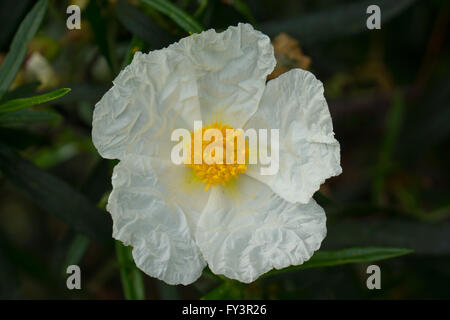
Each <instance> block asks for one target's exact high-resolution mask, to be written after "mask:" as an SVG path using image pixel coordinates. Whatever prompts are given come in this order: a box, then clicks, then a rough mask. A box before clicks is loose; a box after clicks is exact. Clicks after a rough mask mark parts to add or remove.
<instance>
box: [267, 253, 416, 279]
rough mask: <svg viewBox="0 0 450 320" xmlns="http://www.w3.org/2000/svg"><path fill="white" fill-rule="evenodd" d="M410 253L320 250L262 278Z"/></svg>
mask: <svg viewBox="0 0 450 320" xmlns="http://www.w3.org/2000/svg"><path fill="white" fill-rule="evenodd" d="M412 252H413V250H411V249H402V248H387V247H365V248H350V249H343V250H337V251H324V250H321V251H317V252H316V253H315V254H314V255H313V256H312V258H311V259H310V260H308V261H306V262H305V263H303V264H302V265H299V266H292V267H287V268H284V269H282V270H272V271H269V272H268V273H266V274H265V275H263V277H267V276H272V275H275V274H279V273H285V272H289V271H296V270H302V269H307V268H318V267H330V266H338V265H342V264H348V263H361V262H373V261H379V260H385V259H391V258H395V257H399V256H403V255H405V254H409V253H412Z"/></svg>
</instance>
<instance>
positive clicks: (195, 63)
mask: <svg viewBox="0 0 450 320" xmlns="http://www.w3.org/2000/svg"><path fill="white" fill-rule="evenodd" d="M274 66H275V58H274V53H273V47H272V45H271V43H270V40H269V38H268V37H267V36H265V35H264V34H262V33H260V32H258V31H255V30H254V29H253V28H252V27H251V26H250V25H248V24H239V25H238V26H237V27H230V28H228V29H227V30H226V31H224V32H222V33H216V32H215V31H214V30H208V31H205V32H202V33H200V34H194V35H191V36H189V37H186V38H184V39H181V40H180V41H179V42H178V43H175V44H172V45H171V46H169V47H168V48H165V49H162V50H157V51H153V52H150V53H148V54H143V53H141V52H137V53H136V54H135V56H134V59H133V61H132V63H131V64H130V65H129V66H127V67H126V68H125V69H124V70H122V72H121V73H120V74H119V75H118V76H117V78H116V79H115V80H114V86H113V87H112V88H111V89H110V90H109V91H108V92H107V93H106V94H105V95H104V96H103V98H102V99H101V100H100V101H99V102H98V103H97V105H96V107H95V111H94V117H93V130H92V139H93V142H94V144H95V146H96V148H97V149H98V151H99V153H100V154H101V155H102V156H103V157H104V158H108V159H120V163H119V164H118V165H117V166H116V167H115V169H114V174H113V177H112V184H113V191H112V193H111V195H110V197H109V200H108V206H107V210H108V211H109V212H110V213H111V215H112V218H113V221H114V226H113V237H114V238H116V239H118V240H121V241H122V242H123V243H125V244H126V245H131V246H133V257H134V260H135V262H136V265H137V266H138V267H139V268H140V269H142V270H143V271H144V272H145V273H147V274H148V275H150V276H153V277H156V278H159V279H161V280H163V281H165V282H167V283H169V284H184V285H187V284H190V283H192V282H194V281H195V280H196V279H197V278H198V277H200V275H201V274H202V270H203V268H204V267H205V266H206V265H207V264H208V266H209V268H210V269H211V270H212V272H214V273H216V274H223V275H225V276H227V277H229V278H232V279H237V280H239V281H242V282H247V283H248V282H252V281H254V280H255V279H257V278H258V277H259V276H260V275H262V274H263V273H265V272H267V271H269V270H271V269H273V268H276V269H280V268H285V267H287V266H290V265H300V264H302V263H303V262H305V261H306V260H308V259H309V258H310V257H311V256H312V254H313V253H314V251H316V250H317V249H319V247H320V244H321V242H322V240H323V239H324V237H325V235H326V226H325V221H326V217H325V213H324V211H323V209H322V208H321V207H320V206H319V205H318V204H317V203H316V202H315V201H314V200H313V199H312V195H313V193H314V192H315V191H317V190H318V189H319V186H320V184H321V183H323V182H324V180H325V179H327V178H329V177H331V176H335V175H338V174H340V173H341V171H342V170H341V167H340V149H339V144H338V142H337V141H336V140H335V138H334V133H333V127H332V122H331V117H330V114H329V111H328V106H327V103H326V101H325V98H324V96H323V86H322V83H321V82H320V81H318V80H317V79H316V78H315V77H314V75H313V74H311V73H309V72H307V71H304V70H300V69H295V70H291V71H289V72H287V73H285V74H283V75H282V76H280V77H278V78H276V79H274V80H271V81H269V82H268V83H267V86H266V77H267V75H268V74H270V73H271V72H272V70H273V68H274ZM196 120H201V121H202V122H203V123H204V124H211V123H214V122H215V121H221V122H222V123H225V124H227V125H230V126H231V127H233V128H243V129H244V130H245V129H246V128H255V129H258V128H277V129H279V134H280V162H279V171H278V173H277V174H276V175H274V176H261V175H260V173H259V170H258V166H257V165H253V166H252V165H249V166H248V168H247V170H246V171H245V172H244V173H243V174H240V175H239V176H238V177H236V178H235V179H233V183H231V184H227V185H226V186H222V185H220V184H218V185H216V186H214V187H211V188H209V189H208V190H207V191H205V184H204V183H202V182H201V181H199V180H198V179H196V178H195V175H194V174H193V169H192V168H190V167H189V166H186V165H184V164H182V165H174V164H173V163H172V162H171V160H170V152H171V148H172V146H173V143H171V141H170V136H171V132H172V131H173V130H174V129H176V128H186V129H189V130H192V129H193V123H194V121H196Z"/></svg>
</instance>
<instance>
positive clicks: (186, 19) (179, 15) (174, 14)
mask: <svg viewBox="0 0 450 320" xmlns="http://www.w3.org/2000/svg"><path fill="white" fill-rule="evenodd" d="M140 2H141V3H144V4H147V5H149V6H151V7H152V8H154V9H156V10H158V11H159V12H161V13H163V14H165V15H166V16H168V17H169V18H170V19H172V21H173V22H175V23H176V24H177V25H178V26H179V27H181V28H182V29H183V30H185V31H186V32H187V33H189V34H192V33H199V32H202V31H203V27H202V26H201V25H200V23H198V22H197V21H196V20H195V19H194V18H193V17H192V16H190V15H189V14H188V13H186V12H185V11H184V10H182V9H180V8H179V7H178V6H176V5H174V4H172V3H170V2H169V1H167V0H140Z"/></svg>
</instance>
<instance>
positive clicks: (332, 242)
mask: <svg viewBox="0 0 450 320" xmlns="http://www.w3.org/2000/svg"><path fill="white" fill-rule="evenodd" d="M350 246H358V247H362V246H389V247H398V248H411V249H412V250H414V252H415V253H416V254H426V255H437V254H440V255H442V254H450V223H449V222H439V223H425V222H422V221H412V220H406V219H364V220H363V221H358V220H354V219H341V220H340V221H338V222H335V223H334V224H333V225H332V227H330V228H328V230H327V237H326V238H325V240H324V242H323V244H322V248H323V249H325V250H335V249H339V248H345V247H350Z"/></svg>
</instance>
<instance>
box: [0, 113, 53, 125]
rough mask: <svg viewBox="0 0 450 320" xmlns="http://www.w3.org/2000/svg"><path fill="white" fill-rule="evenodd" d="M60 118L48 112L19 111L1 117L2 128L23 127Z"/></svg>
mask: <svg viewBox="0 0 450 320" xmlns="http://www.w3.org/2000/svg"><path fill="white" fill-rule="evenodd" d="M59 118H60V117H59V115H58V114H57V113H55V112H50V111H46V110H19V111H16V112H10V113H6V114H3V115H2V116H0V126H2V127H23V126H27V125H29V124H31V123H37V122H52V121H56V120H57V119H59Z"/></svg>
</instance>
